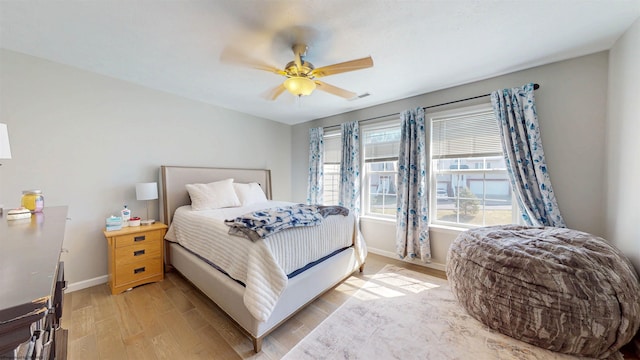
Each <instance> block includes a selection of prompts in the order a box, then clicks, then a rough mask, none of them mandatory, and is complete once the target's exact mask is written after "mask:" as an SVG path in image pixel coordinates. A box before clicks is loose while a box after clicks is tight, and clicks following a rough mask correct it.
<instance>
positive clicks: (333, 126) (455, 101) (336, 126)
mask: <svg viewBox="0 0 640 360" xmlns="http://www.w3.org/2000/svg"><path fill="white" fill-rule="evenodd" d="M538 89H540V85H538V84H533V90H538ZM487 96H491V93H489V94H484V95H478V96H473V97H468V98H466V99H460V100H454V101H449V102H446V103H442V104H437V105H429V106H423V107H422V109H424V110H427V109H431V108H434V107H439V106H444V105H449V104H455V103H459V102H463V101H469V100H474V99H480V98H483V97H487ZM394 115H400V113H393V114H388V115H382V116H376V117H372V118H368V119H364V120H358V123H362V122H366V121H371V120H378V119H382V118H386V117H389V116H394ZM338 127H340V125H331V126H324V127H323V128H324V129H332V128H338Z"/></svg>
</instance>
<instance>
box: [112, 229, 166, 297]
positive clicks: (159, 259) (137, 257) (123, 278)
mask: <svg viewBox="0 0 640 360" xmlns="http://www.w3.org/2000/svg"><path fill="white" fill-rule="evenodd" d="M166 232H167V225H165V224H162V223H155V224H151V225H145V226H133V227H126V228H123V229H122V230H115V231H106V230H105V231H104V236H105V237H106V238H107V245H108V247H109V287H110V288H111V294H113V295H115V294H119V293H121V292H123V291H126V290H128V289H130V288H132V287H134V286H138V285H143V284H148V283H151V282H156V281H161V280H162V279H164V269H163V265H164V257H163V246H162V244H163V239H164V235H165V233H166Z"/></svg>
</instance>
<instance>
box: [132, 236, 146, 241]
mask: <svg viewBox="0 0 640 360" xmlns="http://www.w3.org/2000/svg"><path fill="white" fill-rule="evenodd" d="M143 240H144V235H140V236H136V237H134V238H133V241H143Z"/></svg>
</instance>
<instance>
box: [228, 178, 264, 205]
mask: <svg viewBox="0 0 640 360" xmlns="http://www.w3.org/2000/svg"><path fill="white" fill-rule="evenodd" d="M233 188H234V189H235V190H236V195H238V199H240V202H241V203H242V206H247V205H251V204H255V203H259V202H265V201H267V197H266V196H265V194H264V191H262V188H261V187H260V185H259V184H258V183H255V182H253V183H248V184H238V183H233Z"/></svg>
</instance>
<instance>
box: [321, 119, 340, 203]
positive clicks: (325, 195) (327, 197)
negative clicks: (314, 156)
mask: <svg viewBox="0 0 640 360" xmlns="http://www.w3.org/2000/svg"><path fill="white" fill-rule="evenodd" d="M322 139H323V141H324V164H323V168H322V170H323V172H324V177H323V180H322V184H323V190H322V199H323V202H324V205H338V196H339V194H340V193H339V191H340V188H339V186H340V159H341V158H342V136H341V135H340V130H338V131H331V132H327V133H325V134H324V137H323V138H322Z"/></svg>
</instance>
